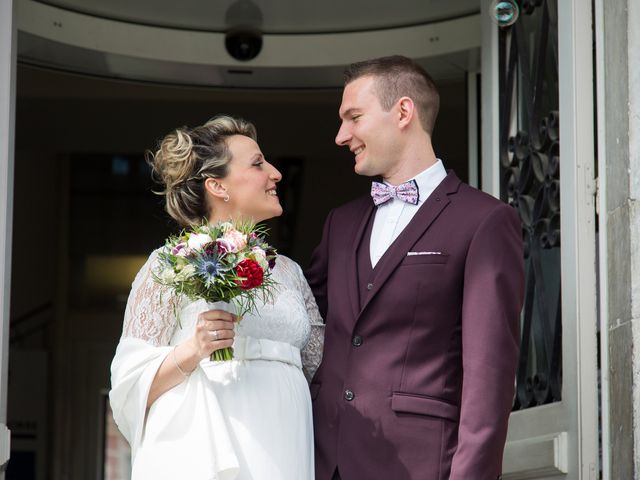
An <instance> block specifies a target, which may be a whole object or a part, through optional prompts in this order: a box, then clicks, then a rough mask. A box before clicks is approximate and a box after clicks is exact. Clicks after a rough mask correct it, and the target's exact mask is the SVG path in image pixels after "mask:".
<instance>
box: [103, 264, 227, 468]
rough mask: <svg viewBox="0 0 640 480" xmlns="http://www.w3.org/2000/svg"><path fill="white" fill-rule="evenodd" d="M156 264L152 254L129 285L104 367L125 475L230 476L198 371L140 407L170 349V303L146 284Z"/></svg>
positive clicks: (213, 403)
mask: <svg viewBox="0 0 640 480" xmlns="http://www.w3.org/2000/svg"><path fill="white" fill-rule="evenodd" d="M156 262H157V254H156V253H155V252H154V253H153V254H152V255H151V256H150V257H149V260H148V261H147V263H146V264H145V265H144V266H143V267H142V269H141V270H140V272H139V273H138V275H137V276H136V278H135V280H134V282H133V285H132V289H131V293H130V295H129V300H128V302H127V307H126V310H125V318H124V326H123V334H122V338H121V339H120V343H119V344H118V347H117V349H116V354H115V357H114V359H113V362H112V364H111V391H110V392H109V399H110V402H111V408H112V410H113V416H114V420H115V422H116V424H117V425H118V428H119V429H120V431H121V432H122V434H123V435H124V436H125V438H126V439H127V441H128V442H129V444H130V446H131V458H132V463H133V470H132V478H134V479H136V478H139V479H146V478H156V479H159V478H167V479H168V478H203V479H204V478H206V479H221V480H227V479H233V478H235V477H236V476H237V473H238V470H239V469H238V459H237V457H236V454H235V452H234V448H233V443H232V440H231V438H230V436H229V433H228V429H227V419H226V418H225V417H224V414H223V412H222V409H221V408H220V405H219V404H218V400H217V398H216V396H215V394H214V392H213V390H212V389H211V388H208V387H207V382H208V380H207V377H206V375H205V374H204V372H203V371H202V369H201V368H196V370H195V371H194V372H193V373H192V374H191V376H190V377H188V378H187V379H185V381H183V382H182V383H181V384H179V385H177V386H175V387H174V388H172V389H171V390H169V391H167V392H165V393H164V394H163V395H161V396H160V398H158V399H157V400H156V401H155V402H154V403H153V405H152V406H151V407H150V408H149V409H148V410H147V396H148V394H149V389H150V387H151V383H152V382H153V380H154V378H155V375H156V372H157V371H158V368H159V367H160V365H161V364H162V362H163V361H164V359H165V358H166V356H167V355H168V354H170V353H171V350H172V348H173V347H172V346H169V343H170V340H171V338H172V336H173V333H174V330H175V328H176V320H175V314H174V312H175V311H177V308H176V307H178V304H177V303H176V302H178V299H176V297H174V296H173V295H171V292H169V291H168V290H167V289H166V288H163V287H161V286H160V285H158V284H157V283H155V282H154V281H153V276H152V274H151V272H152V269H153V268H155V265H156ZM143 444H144V445H145V447H144V448H141V446H142V445H143Z"/></svg>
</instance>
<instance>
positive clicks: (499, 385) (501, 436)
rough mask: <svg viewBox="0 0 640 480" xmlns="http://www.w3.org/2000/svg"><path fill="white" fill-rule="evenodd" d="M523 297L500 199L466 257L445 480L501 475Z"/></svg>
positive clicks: (514, 242)
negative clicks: (453, 441) (454, 437)
mask: <svg viewBox="0 0 640 480" xmlns="http://www.w3.org/2000/svg"><path fill="white" fill-rule="evenodd" d="M523 294H524V260H523V244H522V233H521V226H520V221H519V219H518V217H517V215H516V212H515V211H514V210H513V208H511V207H509V206H507V205H505V204H501V205H499V206H497V207H496V208H495V209H494V210H493V211H492V212H491V213H490V214H489V215H488V216H487V218H486V219H485V220H484V221H483V222H482V223H481V225H480V226H479V227H478V229H477V231H476V233H475V234H474V236H473V239H472V241H471V244H470V246H469V250H468V252H467V259H466V262H465V274H464V293H463V305H462V367H463V380H462V398H461V403H460V425H459V431H458V448H457V450H456V452H455V455H454V457H453V463H452V467H451V476H450V480H468V479H471V478H473V479H474V480H485V479H486V480H495V479H496V478H497V477H498V476H499V475H500V473H501V469H502V454H503V450H504V443H505V440H506V435H507V428H508V420H509V413H510V411H511V407H512V402H513V394H514V382H515V375H516V368H517V362H518V353H519V344H520V341H519V326H520V311H521V308H522V301H523Z"/></svg>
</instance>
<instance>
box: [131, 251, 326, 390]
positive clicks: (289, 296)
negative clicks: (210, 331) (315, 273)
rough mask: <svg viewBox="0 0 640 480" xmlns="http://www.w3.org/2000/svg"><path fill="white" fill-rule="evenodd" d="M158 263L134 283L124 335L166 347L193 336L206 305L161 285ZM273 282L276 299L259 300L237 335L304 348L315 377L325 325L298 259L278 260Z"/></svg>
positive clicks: (306, 367)
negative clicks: (155, 273)
mask: <svg viewBox="0 0 640 480" xmlns="http://www.w3.org/2000/svg"><path fill="white" fill-rule="evenodd" d="M157 261H158V257H157V251H155V252H153V253H152V254H151V255H150V257H149V259H148V260H147V262H146V263H145V264H144V266H143V267H142V268H141V269H140V271H139V272H138V274H137V276H136V278H135V280H134V281H133V285H132V288H131V293H130V294H129V300H128V301H127V307H126V310H125V316H124V326H123V332H122V336H123V337H133V338H138V339H141V340H144V341H145V342H147V343H149V344H152V345H155V346H161V345H170V344H174V343H179V341H182V340H184V339H186V338H189V337H190V336H191V335H192V334H193V326H194V324H195V319H196V318H197V314H198V313H199V312H200V311H202V310H204V309H205V308H206V307H205V305H204V302H202V301H200V302H198V303H202V305H195V304H194V303H195V302H191V301H189V300H188V299H187V298H183V297H180V298H178V297H176V296H174V295H173V294H172V292H171V291H170V290H169V289H168V288H167V287H164V286H161V285H159V284H157V283H156V282H155V281H154V280H153V276H152V274H151V272H152V270H153V269H154V268H155V267H156V265H157ZM272 278H273V280H274V281H275V283H276V288H275V289H274V292H273V296H272V298H271V299H269V301H267V302H266V303H265V302H262V301H260V300H259V299H258V301H257V308H256V311H254V312H252V313H249V314H247V315H245V316H244V318H243V319H242V321H241V322H240V323H239V324H238V325H237V327H236V334H237V335H239V336H245V337H253V338H264V339H268V340H275V341H280V342H286V343H289V344H291V345H294V346H296V347H298V348H300V350H301V354H302V363H303V366H304V371H305V375H306V376H307V378H308V379H310V378H311V376H312V375H313V373H314V372H315V370H316V368H317V366H318V365H319V364H320V360H321V359H322V347H323V338H324V324H323V323H322V319H321V317H320V313H319V311H318V307H317V306H316V303H315V300H314V298H313V294H312V293H311V289H310V288H309V285H308V284H307V281H306V280H305V278H304V276H303V274H302V270H301V269H300V267H299V266H298V264H297V263H295V262H294V261H293V260H291V259H289V258H287V257H285V256H282V255H280V256H278V259H277V262H276V266H275V268H274V270H273V276H272ZM176 314H177V315H178V317H176ZM178 318H179V319H180V326H179V325H178Z"/></svg>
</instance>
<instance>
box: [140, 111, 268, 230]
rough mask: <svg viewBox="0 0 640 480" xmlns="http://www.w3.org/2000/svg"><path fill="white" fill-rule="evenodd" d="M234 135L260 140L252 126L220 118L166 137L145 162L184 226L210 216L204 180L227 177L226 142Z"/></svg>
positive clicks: (228, 155)
mask: <svg viewBox="0 0 640 480" xmlns="http://www.w3.org/2000/svg"><path fill="white" fill-rule="evenodd" d="M233 135H244V136H246V137H249V138H251V139H253V140H256V139H257V135H256V129H255V127H254V126H253V124H252V123H250V122H248V121H246V120H243V119H240V118H234V117H231V116H228V115H219V116H216V117H214V118H212V119H211V120H209V121H208V122H207V123H205V124H204V125H201V126H198V127H195V128H187V127H181V128H177V129H175V130H174V131H172V132H171V133H169V134H168V135H166V136H165V137H164V138H163V139H162V140H161V141H160V144H159V145H158V149H157V150H156V152H155V153H153V152H151V151H147V154H146V159H147V162H148V163H149V165H151V168H152V174H153V177H154V179H155V180H156V181H158V182H160V183H162V184H163V185H164V189H163V190H162V191H160V192H155V193H158V194H159V195H164V196H165V200H166V206H165V208H166V210H167V213H168V214H169V215H171V217H172V218H173V219H174V220H175V221H176V222H178V224H180V225H181V226H183V227H187V226H190V225H195V224H198V223H200V222H201V221H202V220H203V219H205V218H208V217H209V213H210V212H209V209H210V206H209V204H208V202H207V197H206V194H205V193H206V192H205V188H204V181H205V180H206V179H207V178H224V177H226V176H227V173H228V167H229V162H230V161H231V152H230V151H229V148H228V146H227V143H226V140H227V138H228V137H231V136H233Z"/></svg>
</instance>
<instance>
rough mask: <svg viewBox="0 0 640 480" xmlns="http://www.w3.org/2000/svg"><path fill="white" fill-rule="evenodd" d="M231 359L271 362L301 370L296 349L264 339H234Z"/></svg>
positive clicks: (298, 353)
mask: <svg viewBox="0 0 640 480" xmlns="http://www.w3.org/2000/svg"><path fill="white" fill-rule="evenodd" d="M233 358H234V359H235V360H273V361H276V362H284V363H288V364H290V365H293V366H295V367H298V368H302V359H301V358H300V349H299V348H298V347H294V346H293V345H291V344H290V343H286V342H276V341H275V340H267V339H266V338H253V337H236V338H235V340H234V342H233Z"/></svg>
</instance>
